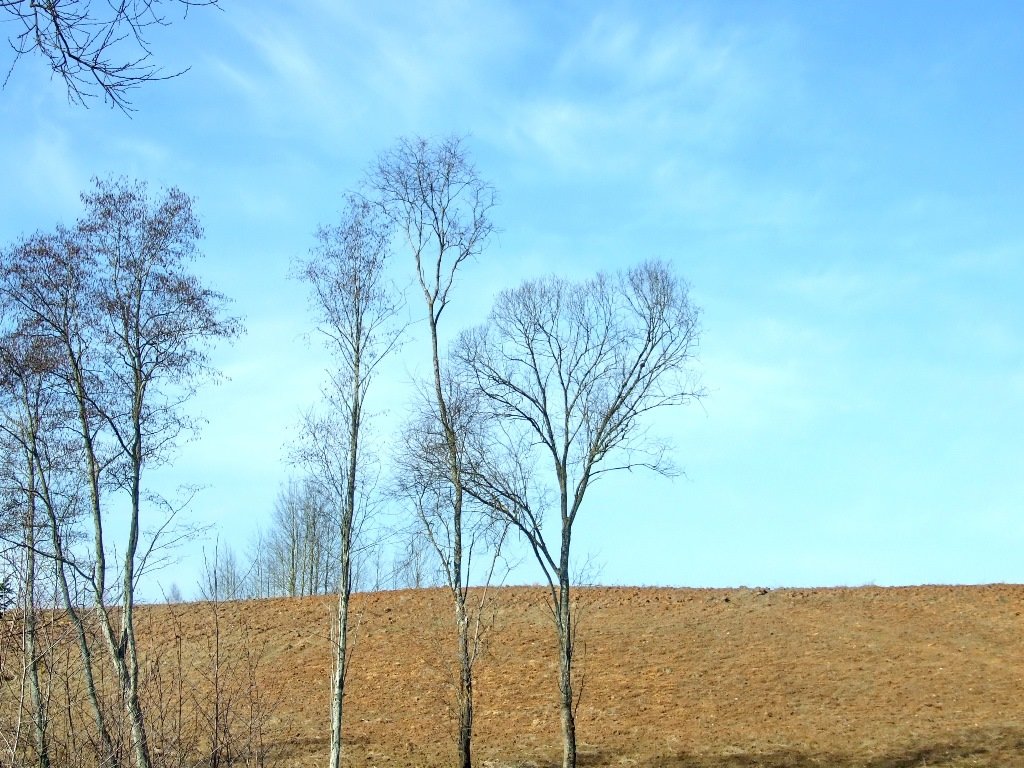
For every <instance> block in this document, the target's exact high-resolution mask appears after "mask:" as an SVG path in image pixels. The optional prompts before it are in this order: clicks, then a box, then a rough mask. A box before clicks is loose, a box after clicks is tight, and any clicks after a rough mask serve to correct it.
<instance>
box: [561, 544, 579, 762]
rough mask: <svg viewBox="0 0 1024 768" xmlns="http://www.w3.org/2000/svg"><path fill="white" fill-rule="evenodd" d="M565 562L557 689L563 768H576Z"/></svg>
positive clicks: (570, 633)
mask: <svg viewBox="0 0 1024 768" xmlns="http://www.w3.org/2000/svg"><path fill="white" fill-rule="evenodd" d="M567 566H568V563H567V562H564V563H563V565H562V571H561V573H560V574H559V584H558V634H559V638H558V641H559V642H558V645H559V654H558V690H559V693H560V694H561V701H560V709H561V715H562V768H576V713H575V707H574V706H573V705H574V703H575V702H574V701H573V686H572V658H573V629H574V628H573V616H572V604H571V601H570V597H569V578H568V569H567Z"/></svg>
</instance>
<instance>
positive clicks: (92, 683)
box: [47, 505, 119, 768]
mask: <svg viewBox="0 0 1024 768" xmlns="http://www.w3.org/2000/svg"><path fill="white" fill-rule="evenodd" d="M47 514H48V516H49V522H50V538H51V540H52V543H53V554H54V567H55V568H56V577H57V587H58V588H59V590H60V599H61V602H62V603H63V606H65V612H66V613H67V614H68V617H69V618H70V620H71V624H72V627H73V628H74V629H75V639H76V640H77V642H78V652H79V655H80V656H81V658H82V676H83V677H84V678H85V692H86V696H87V697H88V699H89V708H90V709H91V710H92V717H93V720H94V721H95V724H96V733H97V734H98V735H99V745H100V749H101V762H103V763H104V764H105V765H109V766H111V767H112V768H116V766H118V765H119V761H118V759H117V754H116V753H115V751H114V741H113V740H112V739H111V734H110V731H109V730H108V729H106V721H105V718H104V717H103V711H102V708H101V707H100V706H99V695H98V694H97V693H96V680H95V677H94V676H93V672H92V649H91V648H90V647H89V639H88V637H87V635H86V632H85V624H84V623H83V621H82V615H81V613H79V611H78V606H77V605H76V604H75V601H74V600H73V599H72V596H71V587H70V586H69V584H68V573H67V571H66V570H65V568H66V563H65V550H63V541H62V537H61V535H60V529H59V524H58V522H57V518H56V515H55V514H54V513H53V510H52V507H51V506H50V505H47Z"/></svg>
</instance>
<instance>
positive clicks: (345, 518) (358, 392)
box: [330, 325, 363, 768]
mask: <svg viewBox="0 0 1024 768" xmlns="http://www.w3.org/2000/svg"><path fill="white" fill-rule="evenodd" d="M354 336H355V347H356V353H355V355H354V356H353V360H352V371H351V373H352V403H351V407H350V410H349V425H348V426H349V443H348V477H347V479H346V483H345V501H344V509H342V512H341V573H340V574H339V579H338V580H339V584H338V624H337V632H338V644H337V650H336V655H335V658H334V681H333V684H332V689H331V690H332V696H333V698H332V701H331V755H330V768H340V766H341V747H342V743H341V725H342V714H343V709H344V704H345V672H346V664H347V661H348V656H347V653H348V605H349V599H350V597H351V595H352V525H353V522H354V520H355V513H356V489H357V485H356V483H357V472H358V469H359V431H360V428H361V426H362V407H363V403H362V394H363V393H362V389H363V382H362V377H361V369H360V363H361V355H360V352H361V347H360V342H361V340H362V334H361V327H360V326H358V325H357V327H356V333H355V334H354Z"/></svg>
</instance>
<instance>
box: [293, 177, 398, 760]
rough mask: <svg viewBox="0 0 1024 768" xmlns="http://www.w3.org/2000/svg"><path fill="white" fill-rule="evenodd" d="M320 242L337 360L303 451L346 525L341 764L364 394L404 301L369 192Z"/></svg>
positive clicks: (338, 710)
mask: <svg viewBox="0 0 1024 768" xmlns="http://www.w3.org/2000/svg"><path fill="white" fill-rule="evenodd" d="M317 241H318V242H317V246H316V247H315V248H314V249H313V250H312V252H311V253H310V256H309V258H308V259H306V260H305V261H303V262H301V263H300V264H298V265H297V272H298V273H299V274H300V275H301V276H302V278H303V279H304V280H305V281H306V282H307V283H308V284H309V287H310V290H311V293H312V305H313V310H314V312H315V314H316V317H317V328H318V330H319V332H320V336H321V337H322V338H323V339H324V341H325V343H326V345H327V348H328V351H329V352H330V353H331V355H332V357H333V359H334V364H335V367H334V368H333V369H332V370H331V371H330V376H329V382H328V385H327V386H326V387H325V391H324V394H325V398H324V399H325V402H324V405H325V406H326V407H325V408H324V409H323V410H322V411H321V412H320V413H317V412H315V411H310V412H309V413H307V414H306V416H305V418H304V420H303V429H302V436H303V439H302V443H301V445H300V446H299V447H298V449H297V454H298V456H297V457H298V458H299V459H300V461H301V462H302V464H303V465H304V466H305V467H306V469H307V470H308V471H309V472H310V477H311V479H312V480H313V481H314V482H315V483H316V484H317V485H318V486H319V487H320V488H321V489H322V490H323V492H324V494H325V496H326V498H328V499H330V500H331V501H332V502H333V503H334V504H336V505H337V510H338V523H339V528H338V530H339V533H340V543H341V551H340V568H339V580H338V613H337V621H336V623H335V626H334V632H333V635H334V640H335V658H334V676H333V679H332V681H331V747H330V758H329V765H330V766H331V768H338V767H339V766H340V765H341V751H342V739H341V728H342V715H343V705H344V697H345V676H346V671H347V668H348V645H347V643H348V611H349V598H350V596H351V593H352V552H353V540H354V537H355V535H356V532H357V529H358V527H359V526H360V524H361V521H360V519H359V518H360V512H361V511H365V510H361V509H360V500H361V497H362V498H365V496H366V481H365V478H364V477H363V474H362V472H361V469H362V464H363V461H364V459H363V454H364V453H365V448H364V447H363V437H364V435H363V431H364V427H365V422H366V410H365V406H366V398H367V395H368V392H369V388H370V384H371V382H372V381H373V378H374V373H375V372H376V370H377V368H378V366H379V365H380V363H381V361H382V360H383V359H384V358H385V357H386V356H387V354H388V353H389V352H390V351H391V350H392V349H393V348H394V346H395V343H396V341H397V338H398V330H397V329H396V326H395V324H394V319H395V315H396V311H397V309H398V305H397V303H396V300H395V298H394V293H393V291H392V290H391V287H390V285H389V283H388V279H387V274H386V267H387V260H388V246H389V242H388V241H389V237H388V233H387V229H386V227H385V226H384V222H383V220H382V219H381V218H380V216H379V215H378V213H377V211H376V210H375V208H374V207H373V206H372V205H371V204H370V203H369V202H367V201H366V200H363V199H361V198H359V197H356V196H349V197H348V199H347V200H346V207H345V209H344V210H343V212H342V214H341V219H340V221H339V222H338V224H336V225H333V226H329V227H321V228H320V230H319V231H318V232H317Z"/></svg>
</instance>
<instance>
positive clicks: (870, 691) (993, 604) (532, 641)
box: [139, 585, 1024, 768]
mask: <svg viewBox="0 0 1024 768" xmlns="http://www.w3.org/2000/svg"><path fill="white" fill-rule="evenodd" d="M544 597H545V593H544V591H543V590H541V589H538V588H504V589H501V590H496V591H495V599H496V605H497V613H496V623H495V627H494V629H493V631H492V632H491V633H490V634H489V635H488V638H487V652H486V655H485V657H484V658H483V659H482V661H481V662H480V668H479V678H478V688H477V731H476V742H475V747H476V754H475V760H476V762H477V764H478V765H481V766H511V765H538V766H539V765H549V764H551V765H553V764H557V763H558V761H559V760H560V756H561V747H560V742H559V730H558V728H559V726H558V710H557V703H556V688H555V685H556V656H555V653H554V645H553V643H554V634H553V629H552V627H551V625H550V617H549V615H548V613H547V608H546V605H545V603H544ZM580 597H581V607H580V616H581V619H582V626H581V633H582V635H581V638H582V641H583V642H582V644H581V646H580V651H581V653H580V667H581V670H582V672H583V698H582V702H581V704H580V707H579V739H580V754H581V764H582V765H586V766H596V765H639V766H650V767H651V768H655V767H659V768H660V767H665V768H668V767H669V766H680V767H682V766H716V767H725V766H735V767H737V768H738V767H739V766H756V765H765V766H791V765H792V766H855V765H857V766H860V765H863V766H872V768H901V767H904V766H905V767H907V768H909V767H910V766H924V765H928V766H935V765H947V766H967V765H989V766H996V765H998V766H1024V695H1022V694H1024V617H1022V615H1021V614H1022V611H1024V586H1008V585H993V586H981V587H915V588H874V587H864V588H856V589H813V590H808V589H795V590H773V591H764V590H692V589H660V588H659V589H632V588H593V589H587V590H581V592H580ZM353 603H354V624H355V638H356V641H355V655H354V658H353V661H352V665H351V673H350V680H349V693H348V696H347V699H346V712H345V738H346V745H345V750H346V751H345V762H346V764H348V765H353V766H364V765H365V766H370V765H382V766H383V765H396V766H433V765H450V764H451V763H452V762H453V754H454V743H453V741H452V737H451V720H450V718H449V715H448V711H447V709H446V695H447V688H446V685H447V681H448V679H449V678H448V677H447V674H448V673H447V669H448V668H449V666H448V662H447V659H448V658H450V656H451V654H450V653H449V652H448V650H447V649H448V648H449V647H450V646H451V643H450V640H449V635H448V632H449V630H450V628H451V625H452V619H451V611H450V607H449V603H448V602H447V597H446V594H445V593H444V592H442V591H440V590H417V591H399V592H382V593H373V594H365V595H356V596H354V599H353ZM333 605H334V604H333V600H332V599H323V598H313V599H273V600H261V601H251V602H244V603H228V604H223V605H221V606H220V611H219V623H220V638H221V645H222V648H223V649H224V653H225V654H226V655H229V654H235V655H236V656H237V654H238V653H239V649H240V648H242V647H243V645H245V646H247V647H248V649H249V651H250V654H251V656H250V659H251V660H252V661H253V662H254V663H255V662H258V665H255V676H256V679H257V680H258V681H259V685H260V694H261V696H263V697H264V701H265V702H266V705H267V707H268V708H269V710H270V712H271V716H270V718H269V719H268V721H267V724H266V735H267V738H268V742H269V745H270V756H271V762H272V763H273V764H279V765H319V764H323V762H324V756H325V754H326V739H327V732H328V727H327V724H328V722H329V720H328V709H327V707H328V684H329V683H328V681H329V678H330V675H329V670H330V664H331V654H330V646H329V641H328V632H329V626H330V621H331V615H332V610H333ZM212 615H213V608H212V607H211V606H209V605H205V604H190V605H176V606H153V607H148V608H145V609H144V610H143V611H142V614H141V616H140V622H139V626H140V632H141V633H142V636H143V641H144V645H145V646H146V647H148V648H149V649H150V651H149V656H150V658H153V657H154V654H157V653H159V652H161V650H162V652H163V653H165V654H166V653H167V652H168V649H173V648H175V647H177V648H180V649H183V650H182V653H184V655H185V657H186V658H188V657H190V655H191V656H192V657H195V658H198V657H199V655H201V654H202V653H205V652H207V651H208V649H209V647H210V642H211V640H210V626H211V618H212ZM179 638H180V639H179ZM158 649H161V650H158ZM239 668H240V667H239ZM247 668H248V667H247Z"/></svg>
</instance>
